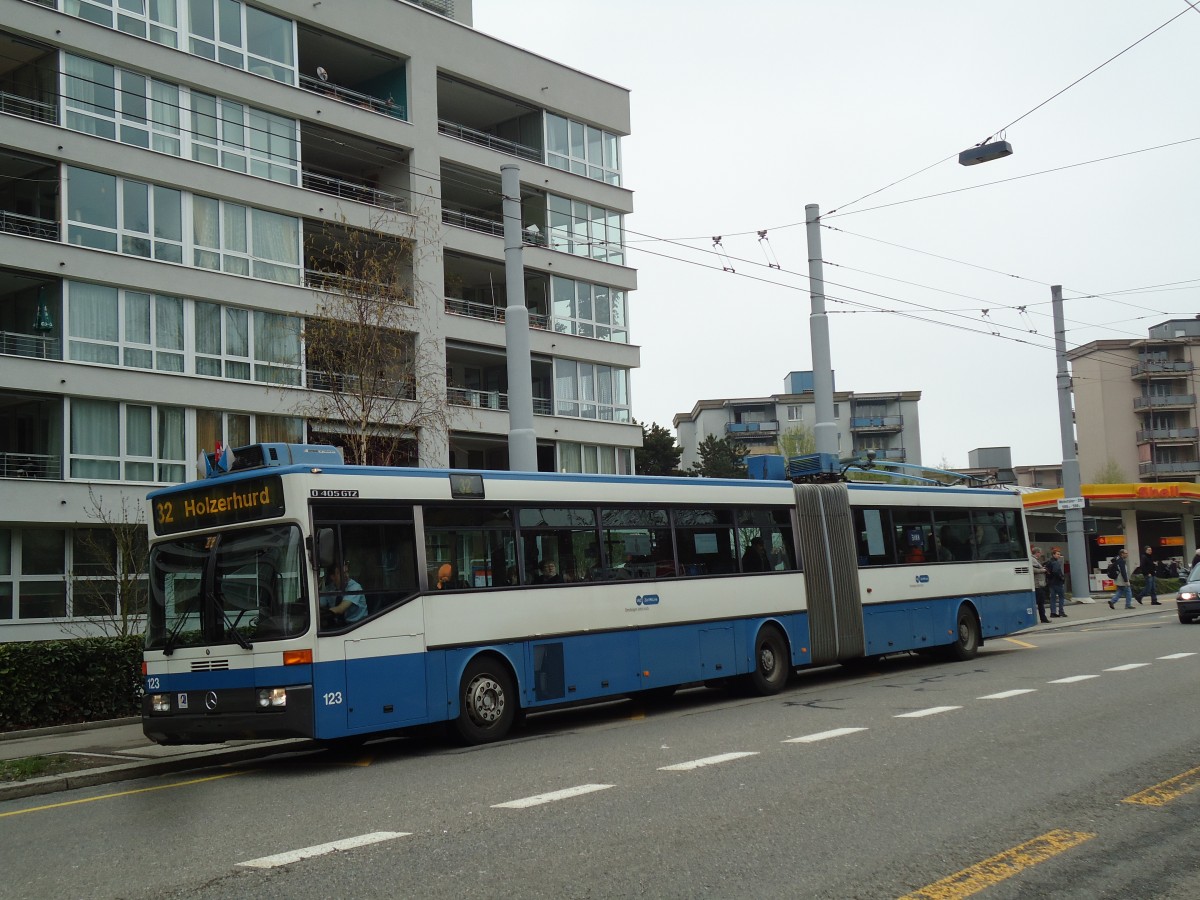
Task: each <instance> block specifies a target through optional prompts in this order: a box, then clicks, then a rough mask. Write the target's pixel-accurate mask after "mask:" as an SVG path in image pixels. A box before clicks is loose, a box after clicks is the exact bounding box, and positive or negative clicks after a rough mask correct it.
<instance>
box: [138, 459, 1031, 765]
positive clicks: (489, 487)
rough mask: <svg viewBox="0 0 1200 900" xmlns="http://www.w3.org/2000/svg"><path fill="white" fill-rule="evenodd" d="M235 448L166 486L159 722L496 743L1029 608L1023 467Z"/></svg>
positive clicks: (899, 647)
mask: <svg viewBox="0 0 1200 900" xmlns="http://www.w3.org/2000/svg"><path fill="white" fill-rule="evenodd" d="M234 459H235V463H234V466H233V471H231V472H229V473H222V474H219V475H217V476H216V477H210V478H207V479H204V480H202V481H198V482H193V483H189V484H184V485H179V486H177V487H170V488H165V489H163V490H159V491H155V492H154V493H152V494H151V495H150V497H149V504H150V521H151V526H150V530H151V555H150V596H151V602H150V612H149V618H148V626H147V633H146V647H145V657H144V665H143V668H144V675H145V687H146V695H145V698H144V700H143V710H142V714H143V724H144V729H145V732H146V734H147V735H148V736H149V737H150V738H152V739H153V740H155V741H158V742H160V743H164V744H171V743H211V742H220V741H226V740H233V739H243V738H280V737H311V738H317V739H329V740H333V739H341V738H353V737H362V736H365V735H370V734H372V733H376V732H384V731H394V730H398V729H404V728H408V727H411V726H417V725H422V724H426V723H432V722H443V721H444V722H451V723H453V724H454V725H455V726H456V728H457V731H458V732H459V734H460V735H461V736H462V738H463V739H464V740H466V741H468V742H475V743H478V742H485V741H492V740H497V739H500V738H502V737H503V736H504V735H505V734H506V733H507V732H508V730H509V728H510V726H511V724H512V723H513V720H514V717H515V716H516V715H517V714H518V713H520V712H523V711H534V710H541V709H545V708H551V707H555V706H561V705H565V704H574V703H579V702H583V701H589V700H591V701H596V700H603V699H611V698H617V697H622V696H627V695H633V694H639V693H641V692H647V691H650V692H655V693H657V694H665V693H669V692H671V691H673V690H674V689H675V688H676V687H678V686H680V685H685V684H693V683H701V682H703V683H709V684H713V683H723V682H728V681H731V680H737V681H739V682H742V683H744V684H746V685H747V686H749V687H750V688H752V689H753V690H755V691H757V692H759V693H762V694H771V693H775V692H777V691H779V690H781V689H782V688H783V686H784V684H785V683H786V681H787V679H788V677H789V676H790V675H791V673H792V672H793V670H794V669H796V668H797V667H802V666H822V665H828V664H832V663H837V662H849V661H853V660H859V659H863V658H869V657H875V656H882V655H885V654H889V653H896V652H900V651H930V652H937V653H940V654H943V655H946V656H949V657H951V658H957V659H969V658H971V657H973V656H974V655H975V654H976V653H977V651H978V648H979V646H980V645H981V644H982V642H983V641H984V640H986V639H988V638H993V637H998V636H1001V635H1007V634H1012V633H1014V632H1016V631H1020V630H1021V629H1024V628H1028V627H1030V626H1031V625H1032V624H1033V622H1034V621H1035V620H1034V611H1033V607H1034V601H1033V577H1032V573H1031V570H1030V563H1029V559H1028V552H1027V547H1028V544H1027V543H1026V539H1025V528H1024V518H1023V512H1022V508H1021V503H1020V500H1019V497H1018V496H1017V495H1016V494H1014V493H1009V492H1007V491H1004V490H980V489H974V488H927V487H903V486H894V485H887V484H866V483H837V484H792V483H791V482H788V481H754V480H745V481H738V480H720V479H691V478H659V477H640V476H607V475H568V474H539V473H518V472H500V471H497V472H493V471H483V472H467V471H459V470H431V469H408V468H372V467H363V466H347V465H343V464H342V462H341V457H340V454H339V453H338V452H337V451H336V450H334V449H333V448H328V447H309V446H301V445H269V444H264V445H254V446H252V447H247V448H242V449H240V450H237V451H235V452H234ZM343 572H344V573H347V574H348V577H347V576H346V575H343V576H342V579H341V580H339V579H338V577H337V576H338V573H343ZM347 601H349V602H347ZM331 609H332V610H337V611H338V612H339V613H341V614H340V615H335V614H332V613H331V611H330V610H331Z"/></svg>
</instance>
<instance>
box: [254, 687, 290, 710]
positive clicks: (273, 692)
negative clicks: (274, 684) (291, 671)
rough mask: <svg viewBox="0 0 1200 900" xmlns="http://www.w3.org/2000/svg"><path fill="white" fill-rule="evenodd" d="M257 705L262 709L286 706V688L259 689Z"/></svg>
mask: <svg viewBox="0 0 1200 900" xmlns="http://www.w3.org/2000/svg"><path fill="white" fill-rule="evenodd" d="M258 705H259V706H260V707H262V708H263V709H267V708H268V707H272V706H275V707H284V706H287V688H259V689H258Z"/></svg>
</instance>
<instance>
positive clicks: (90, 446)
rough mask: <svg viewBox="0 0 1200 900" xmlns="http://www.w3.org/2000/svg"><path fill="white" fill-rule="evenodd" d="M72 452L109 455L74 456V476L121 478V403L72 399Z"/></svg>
mask: <svg viewBox="0 0 1200 900" xmlns="http://www.w3.org/2000/svg"><path fill="white" fill-rule="evenodd" d="M70 446H71V453H72V455H75V454H78V455H80V456H106V457H111V459H109V460H104V459H72V460H71V476H72V477H73V478H119V477H120V463H119V462H118V461H117V458H118V457H119V456H120V454H121V415H120V407H119V406H118V405H117V404H116V403H114V402H110V401H107V400H77V399H73V400H71V443H70Z"/></svg>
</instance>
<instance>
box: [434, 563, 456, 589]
mask: <svg viewBox="0 0 1200 900" xmlns="http://www.w3.org/2000/svg"><path fill="white" fill-rule="evenodd" d="M453 587H455V584H454V566H452V565H450V563H442V565H441V568H439V569H438V572H437V584H436V585H435V586H434V590H437V591H447V590H450V589H451V588H453Z"/></svg>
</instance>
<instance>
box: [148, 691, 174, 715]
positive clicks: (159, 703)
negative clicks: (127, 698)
mask: <svg viewBox="0 0 1200 900" xmlns="http://www.w3.org/2000/svg"><path fill="white" fill-rule="evenodd" d="M150 709H151V710H152V711H154V712H156V713H167V712H170V711H171V695H170V694H151V695H150Z"/></svg>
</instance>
